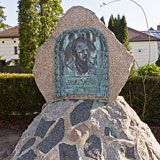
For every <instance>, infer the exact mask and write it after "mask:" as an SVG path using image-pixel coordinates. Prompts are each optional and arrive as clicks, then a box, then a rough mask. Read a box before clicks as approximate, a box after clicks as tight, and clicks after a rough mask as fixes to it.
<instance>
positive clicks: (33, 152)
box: [12, 97, 160, 160]
mask: <svg viewBox="0 0 160 160" xmlns="http://www.w3.org/2000/svg"><path fill="white" fill-rule="evenodd" d="M159 159H160V145H159V144H158V142H157V141H156V139H155V138H154V136H153V134H152V132H151V130H150V129H149V127H148V126H147V125H146V124H145V123H143V122H142V121H141V120H140V119H139V117H138V116H137V114H136V113H135V111H134V110H133V109H132V108H131V107H130V106H129V105H128V104H127V103H126V102H125V100H124V99H123V97H118V98H117V100H116V101H109V102H101V101H95V100H65V101H63V100H61V101H57V102H54V103H50V104H48V105H47V106H46V107H45V108H44V109H43V110H42V112H41V113H40V114H39V115H38V116H37V117H36V118H35V119H34V120H33V122H32V123H31V124H30V125H29V127H28V129H27V130H26V131H25V132H24V133H23V135H22V137H21V139H20V140H19V142H18V144H17V146H16V148H15V150H14V152H13V158H12V160H159Z"/></svg>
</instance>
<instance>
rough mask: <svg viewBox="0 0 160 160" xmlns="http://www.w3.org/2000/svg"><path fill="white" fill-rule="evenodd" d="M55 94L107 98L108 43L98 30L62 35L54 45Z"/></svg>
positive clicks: (69, 32)
mask: <svg viewBox="0 0 160 160" xmlns="http://www.w3.org/2000/svg"><path fill="white" fill-rule="evenodd" d="M54 52H55V67H54V68H55V95H56V97H57V98H59V97H62V96H67V95H68V94H71V95H74V94H76V95H77V94H80V95H82V94H85V95H86V94H89V95H96V96H100V97H104V98H107V97H108V95H109V89H108V88H109V87H108V43H107V40H106V38H105V37H104V35H103V34H102V33H101V32H100V31H99V30H98V29H96V28H90V27H81V28H73V29H70V30H66V31H64V32H62V33H61V34H60V35H59V37H58V38H57V39H56V43H55V48H54Z"/></svg>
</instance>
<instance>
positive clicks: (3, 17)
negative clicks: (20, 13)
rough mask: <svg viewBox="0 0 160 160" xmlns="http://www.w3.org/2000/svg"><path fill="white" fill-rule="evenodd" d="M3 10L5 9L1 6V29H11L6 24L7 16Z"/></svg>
mask: <svg viewBox="0 0 160 160" xmlns="http://www.w3.org/2000/svg"><path fill="white" fill-rule="evenodd" d="M3 9H4V7H2V6H0V29H4V28H7V27H9V26H8V25H7V24H5V23H4V21H5V20H6V16H5V15H4V11H3Z"/></svg>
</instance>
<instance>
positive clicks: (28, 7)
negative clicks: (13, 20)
mask: <svg viewBox="0 0 160 160" xmlns="http://www.w3.org/2000/svg"><path fill="white" fill-rule="evenodd" d="M18 3H19V6H18V8H19V14H18V15H19V17H18V21H19V26H20V28H19V34H20V45H19V48H20V64H21V65H22V66H24V67H25V72H32V69H33V66H34V57H35V54H36V51H37V49H38V47H39V46H40V45H41V44H42V43H43V42H44V41H45V40H46V39H47V38H48V37H49V36H50V35H51V33H52V32H53V31H54V29H55V25H56V23H57V21H58V20H59V18H60V16H61V14H62V12H63V10H62V7H61V5H60V2H59V0H30V1H26V0H19V2H18Z"/></svg>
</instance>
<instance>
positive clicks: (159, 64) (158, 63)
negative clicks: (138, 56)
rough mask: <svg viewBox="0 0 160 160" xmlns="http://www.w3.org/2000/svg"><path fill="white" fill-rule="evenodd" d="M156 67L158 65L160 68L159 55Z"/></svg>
mask: <svg viewBox="0 0 160 160" xmlns="http://www.w3.org/2000/svg"><path fill="white" fill-rule="evenodd" d="M156 65H157V66H158V67H160V55H159V57H158V60H157V61H156Z"/></svg>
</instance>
